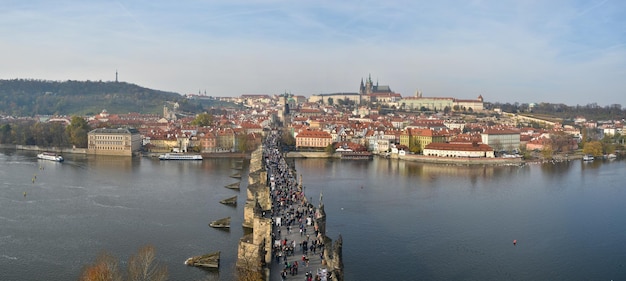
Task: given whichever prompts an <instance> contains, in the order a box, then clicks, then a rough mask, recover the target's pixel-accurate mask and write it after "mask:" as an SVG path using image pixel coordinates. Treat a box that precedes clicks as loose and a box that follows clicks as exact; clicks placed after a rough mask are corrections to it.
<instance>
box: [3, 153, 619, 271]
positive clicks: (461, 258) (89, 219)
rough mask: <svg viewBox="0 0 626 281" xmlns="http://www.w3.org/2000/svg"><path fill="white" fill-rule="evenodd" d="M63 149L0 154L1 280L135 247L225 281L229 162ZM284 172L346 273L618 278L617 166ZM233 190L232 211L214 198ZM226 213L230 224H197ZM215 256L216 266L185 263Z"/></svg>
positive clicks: (231, 256)
mask: <svg viewBox="0 0 626 281" xmlns="http://www.w3.org/2000/svg"><path fill="white" fill-rule="evenodd" d="M64 156H65V157H66V161H65V162H64V163H55V162H50V161H43V160H37V159H36V157H35V153H33V152H26V151H17V152H16V151H11V150H0V226H1V227H0V280H76V279H77V278H78V276H79V274H80V270H81V268H82V266H83V265H85V264H87V263H90V262H92V261H93V260H95V258H96V256H97V255H98V254H99V253H100V252H101V251H103V250H106V251H108V252H109V253H111V254H113V255H114V256H116V257H118V258H119V259H120V260H121V266H122V267H125V265H126V260H127V259H128V257H129V256H130V255H131V254H133V253H134V252H135V251H136V250H137V249H138V248H139V247H141V246H142V245H145V244H151V245H154V246H155V248H156V250H157V258H158V259H159V260H160V261H162V262H163V263H165V264H166V265H167V266H168V270H169V274H170V280H232V279H233V275H232V271H233V270H232V269H233V266H234V261H235V259H236V251H237V242H238V240H239V238H240V237H241V236H242V229H241V227H238V226H239V225H241V221H242V218H243V202H244V200H245V198H244V197H245V192H244V188H245V183H242V185H241V187H242V190H241V191H240V192H238V191H235V190H231V189H227V188H224V186H225V185H228V184H230V183H233V182H236V181H237V179H234V178H232V177H230V176H231V175H233V174H234V173H237V172H239V171H237V170H234V169H233V167H234V166H237V165H238V162H237V161H238V160H237V159H205V160H203V161H199V162H186V161H182V162H181V161H158V160H156V159H152V158H132V159H131V158H120V157H102V156H99V157H96V156H85V155H70V154H67V155H64ZM295 166H296V169H297V172H298V173H299V174H301V175H302V176H303V178H304V180H303V182H304V185H305V192H306V194H307V195H308V196H309V197H311V200H312V201H313V203H314V204H318V202H319V199H320V193H322V194H323V197H322V199H323V202H324V205H325V210H326V213H327V215H328V222H327V231H328V234H329V236H330V237H331V238H336V237H337V236H338V235H339V234H341V235H342V236H343V238H344V248H343V254H344V256H343V261H344V265H345V278H346V280H624V279H626V244H625V243H624V239H623V237H624V233H626V232H625V231H626V216H624V214H626V204H624V203H625V200H626V184H625V178H624V176H623V174H624V172H625V171H626V162H624V161H612V162H608V161H595V162H593V163H582V162H580V161H572V162H565V163H556V164H551V163H550V164H531V165H525V166H521V167H520V166H497V167H491V166H479V167H468V166H445V165H432V164H420V163H414V162H403V161H398V160H389V159H374V160H373V161H345V160H329V159H298V160H295ZM35 176H36V179H35V180H34V182H33V178H34V177H35ZM244 177H246V174H245V170H244ZM24 192H27V193H26V196H24V195H23V193H24ZM236 194H238V195H240V196H239V205H238V207H236V208H233V207H228V206H224V205H222V204H219V203H218V201H219V200H221V199H224V198H227V197H230V196H232V195H236ZM226 216H231V217H232V226H233V227H232V228H231V230H230V231H221V230H217V229H212V228H210V227H208V226H207V224H208V223H209V222H210V221H212V220H215V219H218V218H222V217H226ZM514 239H516V240H517V241H518V243H517V245H516V246H514V245H513V243H512V241H513V240H514ZM217 250H220V251H222V263H221V269H220V271H219V272H217V271H205V270H201V269H198V268H191V267H186V266H184V265H183V261H184V260H185V259H186V258H188V257H190V256H193V255H199V254H204V253H208V252H213V251H217Z"/></svg>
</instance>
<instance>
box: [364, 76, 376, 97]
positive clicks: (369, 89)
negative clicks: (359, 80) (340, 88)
mask: <svg viewBox="0 0 626 281" xmlns="http://www.w3.org/2000/svg"><path fill="white" fill-rule="evenodd" d="M373 88H374V84H373V83H372V74H369V76H368V77H367V81H366V82H365V94H366V95H369V94H371V93H372V89H373Z"/></svg>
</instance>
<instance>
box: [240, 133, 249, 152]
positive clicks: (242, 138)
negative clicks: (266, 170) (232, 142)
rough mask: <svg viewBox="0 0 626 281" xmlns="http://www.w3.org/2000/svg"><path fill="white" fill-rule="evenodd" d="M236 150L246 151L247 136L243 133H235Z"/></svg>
mask: <svg viewBox="0 0 626 281" xmlns="http://www.w3.org/2000/svg"><path fill="white" fill-rule="evenodd" d="M237 151H240V152H247V151H248V136H247V135H246V134H245V133H242V134H238V135H237Z"/></svg>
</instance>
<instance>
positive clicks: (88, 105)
mask: <svg viewBox="0 0 626 281" xmlns="http://www.w3.org/2000/svg"><path fill="white" fill-rule="evenodd" d="M183 99H184V98H183V97H182V96H181V95H179V94H177V93H172V92H164V91H158V90H152V89H147V88H143V87H140V86H138V85H135V84H130V83H125V82H102V81H72V80H68V81H46V80H27V79H14V80H0V114H5V115H13V116H34V115H55V114H58V115H73V114H77V115H94V114H96V113H99V112H100V111H102V109H107V110H108V111H109V112H119V113H126V112H140V113H162V112H163V105H164V103H165V101H182V100H183ZM201 108H202V107H200V108H199V109H201Z"/></svg>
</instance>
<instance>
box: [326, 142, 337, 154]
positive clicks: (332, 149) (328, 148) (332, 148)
mask: <svg viewBox="0 0 626 281" xmlns="http://www.w3.org/2000/svg"><path fill="white" fill-rule="evenodd" d="M324 152H326V153H328V154H333V153H335V145H334V144H333V143H331V144H329V145H327V146H326V147H325V148H324Z"/></svg>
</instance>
